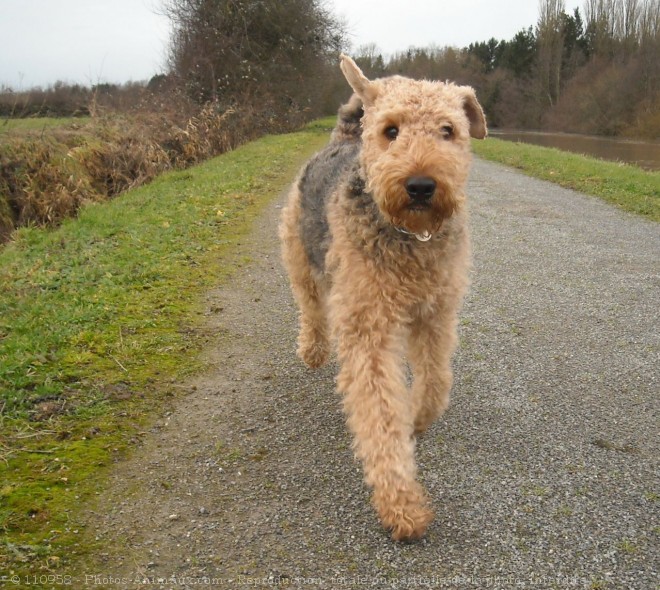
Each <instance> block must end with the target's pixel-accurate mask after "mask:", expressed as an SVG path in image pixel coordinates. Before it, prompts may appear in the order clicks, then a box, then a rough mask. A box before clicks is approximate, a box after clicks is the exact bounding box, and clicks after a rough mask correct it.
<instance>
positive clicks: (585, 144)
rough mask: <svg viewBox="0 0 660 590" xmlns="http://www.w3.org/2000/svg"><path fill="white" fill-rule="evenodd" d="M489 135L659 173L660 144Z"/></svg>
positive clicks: (499, 132) (495, 131)
mask: <svg viewBox="0 0 660 590" xmlns="http://www.w3.org/2000/svg"><path fill="white" fill-rule="evenodd" d="M488 133H489V134H490V135H491V136H492V137H496V138H498V139H506V140H507V141H519V142H522V143H533V144H535V145H542V146H546V147H554V148H558V149H560V150H566V151H569V152H575V153H578V154H586V155H587V156H594V157H596V158H601V159H603V160H613V161H616V162H625V163H627V164H634V165H635V166H639V167H640V168H644V169H646V170H660V141H641V140H634V139H613V138H611V137H597V136H592V135H575V134H571V133H544V132H541V131H515V130H509V129H502V130H500V129H491V130H489V131H488Z"/></svg>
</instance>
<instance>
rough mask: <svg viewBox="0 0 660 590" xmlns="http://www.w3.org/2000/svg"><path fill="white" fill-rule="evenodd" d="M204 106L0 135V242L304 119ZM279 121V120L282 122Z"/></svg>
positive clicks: (264, 111) (110, 115) (106, 116)
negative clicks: (17, 230) (23, 228)
mask: <svg viewBox="0 0 660 590" xmlns="http://www.w3.org/2000/svg"><path fill="white" fill-rule="evenodd" d="M267 113H268V109H267V108H260V109H259V110H257V109H254V108H243V109H241V110H240V111H238V110H236V109H233V108H228V109H221V108H219V107H218V105H215V104H208V105H206V106H204V107H203V108H201V109H199V110H198V111H197V112H191V109H190V107H189V105H181V104H175V103H170V104H169V105H167V106H166V107H164V108H161V109H151V110H148V111H142V112H139V113H132V114H126V113H124V114H119V113H106V114H101V115H99V116H96V117H93V118H92V119H91V121H90V122H88V123H87V124H85V125H82V126H80V125H78V126H76V128H74V127H71V126H69V127H66V126H65V127H62V128H52V129H49V130H47V131H42V132H41V133H35V134H29V133H28V134H25V133H22V134H20V135H12V134H6V135H4V136H2V138H0V148H1V149H0V241H6V240H7V239H9V237H10V235H11V232H12V231H13V230H14V229H15V228H17V227H20V226H24V225H28V224H34V225H40V226H48V225H56V224H58V223H60V222H61V221H62V220H63V219H64V218H66V217H71V216H73V215H75V214H76V212H77V211H78V209H79V208H80V207H81V206H82V205H83V204H84V203H86V202H90V201H99V200H102V199H107V198H111V197H113V196H115V195H117V194H119V193H121V192H123V191H125V190H127V189H130V188H133V187H136V186H139V185H141V184H144V183H145V182H148V181H150V180H152V179H153V178H154V177H156V176H157V175H158V174H160V173H162V172H163V171H165V170H169V169H172V168H185V167H188V166H191V165H194V164H197V163H199V162H201V161H203V160H206V159H207V158H210V157H212V156H215V155H217V154H220V153H223V152H226V151H228V150H230V149H233V148H234V147H236V146H238V145H240V144H242V143H244V142H245V141H249V140H251V139H254V138H255V137H258V136H260V135H263V134H264V133H269V132H278V131H283V130H285V129H290V128H292V127H293V126H296V125H298V124H300V123H301V122H302V118H299V117H297V116H296V117H292V118H288V119H287V118H284V119H282V118H276V117H272V116H268V115H267ZM282 121H284V122H282Z"/></svg>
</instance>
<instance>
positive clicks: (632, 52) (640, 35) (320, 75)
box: [0, 0, 660, 137]
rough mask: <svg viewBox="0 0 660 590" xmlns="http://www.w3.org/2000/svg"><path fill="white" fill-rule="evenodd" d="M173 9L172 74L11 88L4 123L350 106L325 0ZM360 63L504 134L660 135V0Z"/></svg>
mask: <svg viewBox="0 0 660 590" xmlns="http://www.w3.org/2000/svg"><path fill="white" fill-rule="evenodd" d="M163 2H164V4H163V10H164V12H165V14H166V15H167V16H168V17H169V18H170V20H171V23H172V28H173V34H172V37H171V42H170V45H169V54H168V73H167V74H164V75H160V76H157V77H155V78H154V79H152V80H151V81H150V82H149V84H143V85H139V84H138V85H131V84H128V85H123V86H121V87H117V86H111V85H98V86H96V87H94V88H92V89H85V88H80V87H77V86H74V87H66V86H62V85H55V87H52V88H50V89H47V90H45V91H40V93H39V92H32V93H29V95H21V96H18V95H17V94H16V93H11V92H0V114H2V115H5V116H7V112H9V111H12V112H13V113H14V114H19V115H20V114H22V115H23V116H26V115H30V114H33V112H34V111H35V109H37V110H39V112H41V113H42V114H60V115H61V114H72V112H63V111H66V110H67V108H68V107H71V108H70V110H71V111H74V110H77V112H78V113H85V112H88V111H89V110H90V105H91V108H92V110H93V108H94V106H95V105H97V104H102V105H104V106H109V107H115V108H120V109H128V108H134V107H135V105H147V106H148V105H156V106H158V105H160V104H162V102H163V100H165V99H163V97H167V96H175V97H176V102H177V105H179V104H181V101H182V100H184V99H185V100H186V101H188V103H189V104H190V105H192V106H191V109H193V110H194V108H195V106H194V105H203V104H207V103H209V102H210V103H213V104H215V105H216V107H217V109H218V111H220V112H222V111H223V110H226V109H228V108H232V109H234V110H240V109H241V107H243V106H244V105H250V107H251V110H252V112H259V113H261V119H262V122H265V127H267V126H268V121H273V122H275V121H277V125H274V126H275V127H276V128H278V129H286V128H290V127H291V126H295V125H296V124H298V123H300V122H301V121H302V120H303V119H305V118H310V117H313V116H317V115H321V114H329V113H333V112H335V111H336V108H337V106H338V104H340V103H341V101H343V100H345V99H346V98H347V96H348V94H349V91H348V88H347V86H346V84H345V82H344V80H343V79H342V77H341V74H340V72H339V68H338V67H337V61H338V59H337V58H338V52H339V51H340V50H341V49H345V48H346V33H345V27H344V25H343V23H342V22H341V21H340V20H338V19H337V18H336V17H335V16H334V15H333V14H332V13H331V12H330V11H329V10H328V9H327V7H326V5H325V3H324V0H163ZM352 53H353V54H354V56H355V57H357V61H358V63H359V64H360V65H361V66H362V67H363V69H364V70H365V71H366V72H367V74H368V75H370V76H385V75H390V74H404V75H408V76H412V77H417V78H431V79H440V80H444V79H452V80H456V81H457V82H459V83H464V84H471V85H473V86H474V87H475V88H476V89H477V92H478V94H479V97H480V100H481V102H482V104H483V105H484V108H485V110H486V113H487V115H488V118H489V122H490V125H491V126H506V127H522V128H535V129H538V128H547V129H554V130H562V131H574V132H584V133H595V134H605V135H621V134H623V135H631V136H633V135H635V136H646V137H659V136H660V0H585V3H584V6H583V10H582V12H581V11H580V10H578V9H576V10H575V11H574V12H573V13H571V14H569V13H567V12H566V10H565V2H564V0H540V2H539V19H538V22H537V23H536V25H535V26H530V27H529V28H526V29H523V30H521V31H519V32H518V33H517V34H516V35H515V36H514V37H513V38H511V39H504V40H498V39H494V38H493V39H490V40H488V41H480V42H475V43H472V44H470V45H469V46H468V47H465V48H462V49H458V48H453V47H434V46H432V47H424V48H410V49H408V50H407V51H403V52H399V53H396V54H394V55H392V56H389V57H384V56H383V54H382V52H380V51H379V50H378V48H377V47H375V46H374V45H367V46H364V47H361V48H359V49H358V51H357V52H352ZM356 53H357V55H356ZM19 99H20V100H19ZM17 105H18V106H19V107H20V106H21V105H23V109H22V111H21V109H20V108H19V109H17V108H16V107H17ZM28 105H29V108H28ZM178 109H179V107H178V106H177V110H178ZM17 111H18V112H17Z"/></svg>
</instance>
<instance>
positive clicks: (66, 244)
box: [0, 124, 327, 573]
mask: <svg viewBox="0 0 660 590" xmlns="http://www.w3.org/2000/svg"><path fill="white" fill-rule="evenodd" d="M326 141H327V133H326V132H325V128H324V126H323V125H321V126H319V125H318V124H317V125H315V126H312V127H310V128H307V129H305V130H303V131H302V132H299V133H293V134H288V135H280V136H270V137H266V138H264V139H261V140H259V141H256V142H253V143H250V144H248V145H245V146H244V147H242V148H240V149H237V150H236V151H234V152H230V153H227V154H224V155H223V156H220V157H218V158H215V159H213V160H210V161H208V162H206V163H205V164H203V165H201V166H198V167H195V168H191V169H189V170H186V171H178V172H173V173H168V174H164V175H162V176H161V177H159V178H157V179H156V180H155V181H154V182H152V183H151V184H149V185H147V186H144V187H141V188H139V189H136V190H133V191H130V192H128V193H125V194H124V195H122V196H121V197H118V198H116V199H115V200H113V201H110V202H106V203H103V204H94V205H89V206H87V207H85V208H84V209H83V210H82V211H81V214H80V216H79V218H78V219H76V220H70V221H67V222H65V223H64V224H63V225H62V226H61V227H60V228H59V229H57V230H49V231H45V230H41V229H35V228H26V229H22V230H19V231H18V232H16V233H15V239H14V241H13V242H12V243H10V244H8V245H7V246H5V247H4V248H3V249H1V250H0V482H3V483H1V484H0V534H2V542H0V571H5V572H6V571H8V569H9V568H11V569H13V570H14V571H24V572H26V573H29V572H32V573H34V572H35V571H41V570H40V569H39V568H50V569H57V568H62V569H63V570H66V563H67V559H68V558H67V555H69V554H71V548H72V547H75V544H76V540H77V538H78V537H77V531H76V530H75V513H76V509H77V507H78V506H79V505H80V504H81V503H82V502H84V501H85V499H86V498H89V497H90V496H91V495H93V493H94V492H95V490H97V489H98V486H99V485H101V482H102V481H103V475H104V473H105V468H106V467H107V466H109V465H111V464H112V462H113V461H114V460H115V458H117V457H118V456H121V455H122V454H123V453H124V452H125V451H126V450H127V449H128V448H130V446H131V444H132V443H134V442H135V437H136V436H138V433H139V432H140V431H141V430H143V429H144V427H145V425H146V424H148V423H149V420H152V419H154V418H155V417H156V416H155V415H157V413H158V412H161V411H162V409H163V405H164V402H165V403H166V400H167V398H168V397H169V396H173V395H175V394H176V393H175V392H176V388H175V386H174V385H173V384H174V382H175V381H177V380H180V379H182V378H183V377H185V376H186V375H187V374H189V373H191V372H192V371H196V370H199V369H200V368H201V367H200V363H199V361H197V360H196V358H197V353H198V351H199V350H200V349H201V347H202V346H203V344H204V342H205V341H207V340H208V339H209V338H210V336H209V335H207V334H205V331H204V323H203V315H202V312H203V307H202V305H203V304H202V301H203V298H202V295H203V293H204V292H205V291H206V290H207V289H208V288H210V287H211V286H213V285H217V284H218V283H219V282H221V281H222V280H223V279H225V278H226V277H228V276H230V275H231V274H232V273H233V272H235V271H236V269H237V268H239V266H240V264H242V261H241V259H240V257H238V256H237V255H236V244H237V243H238V242H239V241H240V239H241V237H242V236H245V235H246V234H247V232H248V231H249V228H250V224H251V220H252V219H253V218H254V216H255V215H256V214H257V213H258V211H260V210H261V208H262V207H263V206H264V205H265V204H266V203H267V202H269V201H270V200H271V199H272V198H273V197H274V196H276V195H277V194H279V193H280V192H281V191H282V190H283V189H284V187H285V186H286V185H287V184H288V183H290V182H291V180H292V178H293V177H294V175H295V172H296V169H297V167H298V166H299V165H300V164H301V163H302V162H303V161H304V159H305V158H306V157H307V156H309V155H310V154H311V152H312V151H314V150H316V149H318V148H319V147H320V146H321V145H322V144H323V143H325V142H326ZM21 568H23V569H21Z"/></svg>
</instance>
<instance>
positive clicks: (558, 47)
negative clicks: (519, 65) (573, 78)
mask: <svg viewBox="0 0 660 590" xmlns="http://www.w3.org/2000/svg"><path fill="white" fill-rule="evenodd" d="M564 9H565V3H564V0H540V2H539V22H538V25H537V34H536V37H537V43H538V74H539V84H540V88H539V90H540V92H541V95H542V96H545V97H546V98H547V100H548V102H549V104H550V105H553V104H555V102H556V101H557V99H558V98H559V91H560V86H561V65H562V51H563V47H564V18H563V17H564Z"/></svg>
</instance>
